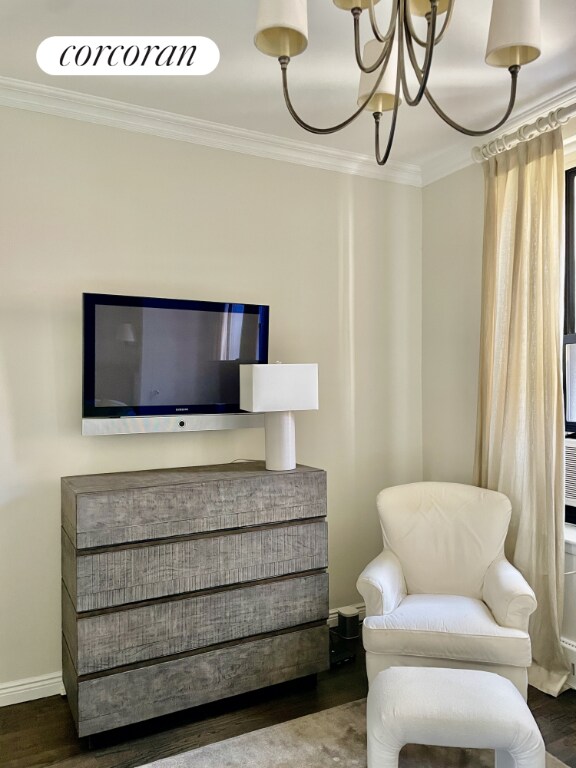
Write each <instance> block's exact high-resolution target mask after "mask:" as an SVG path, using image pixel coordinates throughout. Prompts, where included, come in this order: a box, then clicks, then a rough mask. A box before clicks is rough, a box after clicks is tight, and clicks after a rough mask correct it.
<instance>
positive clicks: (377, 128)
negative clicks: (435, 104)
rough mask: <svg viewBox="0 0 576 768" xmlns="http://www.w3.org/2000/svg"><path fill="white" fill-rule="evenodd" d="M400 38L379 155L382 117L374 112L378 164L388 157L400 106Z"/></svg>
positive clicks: (375, 147)
mask: <svg viewBox="0 0 576 768" xmlns="http://www.w3.org/2000/svg"><path fill="white" fill-rule="evenodd" d="M403 1H404V0H400V4H402V2H403ZM401 44H402V40H401V39H400V45H399V46H398V60H399V61H398V66H397V67H396V83H395V86H394V106H393V107H392V119H391V122H390V130H389V131H388V141H387V142H386V149H385V150H384V154H383V155H382V156H380V118H381V117H382V112H374V113H373V115H372V116H373V117H374V124H375V137H374V150H375V154H376V162H377V163H378V165H380V166H382V165H385V164H386V163H387V162H388V158H389V157H390V151H391V150H392V144H393V142H394V134H395V132H396V120H397V118H398V107H399V106H400V89H401V87H402V78H401V72H400V69H401V64H400V59H401V52H400V51H401V48H400V46H401Z"/></svg>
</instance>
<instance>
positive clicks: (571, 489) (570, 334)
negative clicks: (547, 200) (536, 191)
mask: <svg viewBox="0 0 576 768" xmlns="http://www.w3.org/2000/svg"><path fill="white" fill-rule="evenodd" d="M575 201H576V168H571V169H570V170H568V171H566V273H565V284H564V403H565V405H564V407H565V414H566V430H567V432H568V433H570V437H571V438H572V437H573V436H574V437H576V435H574V434H573V433H575V432H576V267H575V261H576V259H575V253H574V251H575V243H574V237H575V232H576V202H575ZM565 489H566V522H568V523H576V439H574V440H569V441H568V442H567V443H566V484H565Z"/></svg>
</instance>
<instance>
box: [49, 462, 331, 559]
mask: <svg viewBox="0 0 576 768" xmlns="http://www.w3.org/2000/svg"><path fill="white" fill-rule="evenodd" d="M254 465H255V467H258V468H259V471H257V470H256V469H254V470H252V471H251V470H250V469H247V466H248V467H251V466H252V464H251V463H250V464H246V463H242V464H230V465H227V466H226V468H222V467H221V466H220V467H219V468H217V470H218V471H215V469H212V470H211V469H210V467H204V468H203V467H191V468H187V469H174V470H162V471H159V470H156V471H146V472H126V473H118V474H114V475H93V476H82V477H65V478H62V504H63V510H62V511H63V525H64V528H65V530H66V532H67V534H68V537H69V538H70V541H71V542H72V544H74V546H76V548H77V549H79V550H81V549H88V548H93V547H101V546H109V545H114V544H123V543H128V542H136V541H147V540H151V539H162V538H170V537H173V536H186V535H190V534H195V533H204V532H209V531H217V530H226V529H231V528H242V527H246V526H256V525H264V524H266V523H281V522H285V521H289V520H298V519H304V518H312V517H323V516H325V515H326V475H325V473H324V472H323V471H322V470H316V469H314V468H311V467H299V468H298V471H297V472H274V473H266V472H262V467H261V466H260V465H261V462H254Z"/></svg>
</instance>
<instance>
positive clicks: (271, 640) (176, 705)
mask: <svg viewBox="0 0 576 768" xmlns="http://www.w3.org/2000/svg"><path fill="white" fill-rule="evenodd" d="M328 666H329V659H328V627H327V626H322V627H312V628H310V629H303V630H298V631H294V632H287V633H284V634H280V635H275V636H272V637H264V638H259V639H256V640H252V641H247V642H243V643H233V644H230V645H228V646H225V647H223V648H218V649H216V650H212V651H206V652H205V653H198V654H193V655H190V656H184V657H182V658H179V659H175V660H173V661H165V662H161V663H158V664H154V665H150V666H143V667H139V668H138V669H132V670H128V671H125V672H118V673H113V674H109V675H104V676H102V677H97V678H94V679H88V680H86V679H84V680H83V679H80V680H76V678H75V675H74V672H73V669H72V667H71V662H70V659H69V657H67V654H65V655H64V682H65V684H66V691H67V693H68V698H69V701H70V706H71V709H72V713H73V716H74V719H75V721H76V727H77V729H78V734H79V735H80V736H88V735H90V734H93V733H99V732H100V731H105V730H108V729H110V728H118V727H119V726H122V725H126V724H127V723H132V722H134V721H140V720H148V719H149V718H151V717H158V716H160V715H165V714H168V713H169V712H175V711H177V710H180V709H186V708H188V707H194V706H197V705H198V704H204V703H207V702H210V701H216V700H217V699H221V698H225V697H227V696H236V695H237V694H239V693H244V692H246V691H252V690H254V689H256V688H262V687H264V686H267V685H275V684H276V683H282V682H284V681H285V680H291V679H293V678H297V677H304V676H306V675H312V674H315V673H317V672H321V671H323V670H325V669H327V668H328Z"/></svg>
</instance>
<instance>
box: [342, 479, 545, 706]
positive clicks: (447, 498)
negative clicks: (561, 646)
mask: <svg viewBox="0 0 576 768" xmlns="http://www.w3.org/2000/svg"><path fill="white" fill-rule="evenodd" d="M377 507H378V513H379V515H380V523H381V526H382V535H383V539H384V551H383V552H381V554H379V555H378V556H377V557H376V558H375V559H374V560H372V562H371V563H369V564H368V565H367V566H366V568H365V569H364V571H363V572H362V574H361V575H360V577H359V579H358V583H357V588H358V591H359V592H360V594H361V595H362V597H363V598H364V601H365V604H366V618H365V620H364V625H363V629H362V637H363V642H364V648H365V649H366V670H367V673H368V681H369V683H371V682H372V680H373V679H374V678H375V676H376V675H377V674H378V672H381V671H382V670H384V669H387V668H388V667H392V666H428V667H451V668H467V669H480V670H486V671H489V672H497V673H499V674H501V675H503V676H504V677H507V678H508V679H509V680H511V681H512V682H513V683H514V684H515V685H516V687H517V688H518V690H519V691H520V693H521V694H522V695H523V696H524V698H526V694H527V668H528V667H529V666H530V664H531V663H532V653H531V647H530V637H529V635H528V619H529V617H530V614H531V613H533V611H534V610H535V609H536V598H535V596H534V592H533V591H532V589H531V588H530V586H529V585H528V584H527V582H526V581H525V579H524V577H523V576H522V574H521V573H520V572H519V571H518V570H517V569H516V568H515V567H514V566H513V565H511V564H510V563H509V562H508V561H507V560H506V558H505V556H504V540H505V538H506V533H507V531H508V525H509V522H510V513H511V506H510V501H509V500H508V498H507V497H506V496H504V494H502V493H497V492H496V491H487V490H484V489H482V488H476V487H474V486H470V485H461V484H458V483H429V482H428V483H412V484H410V485H400V486H396V487H393V488H386V489H385V490H383V491H381V493H380V494H379V495H378V498H377Z"/></svg>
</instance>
